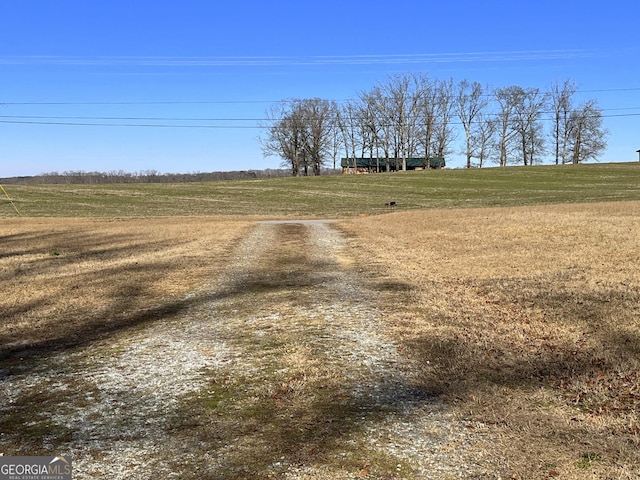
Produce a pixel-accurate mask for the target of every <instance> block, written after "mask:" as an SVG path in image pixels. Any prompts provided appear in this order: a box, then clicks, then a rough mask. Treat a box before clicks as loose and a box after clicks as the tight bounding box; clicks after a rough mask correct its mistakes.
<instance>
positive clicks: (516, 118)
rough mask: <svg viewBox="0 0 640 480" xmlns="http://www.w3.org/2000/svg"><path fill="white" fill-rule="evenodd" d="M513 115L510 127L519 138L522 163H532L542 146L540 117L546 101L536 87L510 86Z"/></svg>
mask: <svg viewBox="0 0 640 480" xmlns="http://www.w3.org/2000/svg"><path fill="white" fill-rule="evenodd" d="M510 94H511V101H512V105H513V117H512V126H511V128H512V129H513V131H514V132H515V133H516V135H517V137H518V139H519V150H520V152H521V153H522V163H523V165H525V166H526V165H533V163H534V161H535V158H536V153H538V152H540V151H541V150H542V149H543V148H544V140H543V137H542V126H541V124H540V117H541V116H542V112H543V108H544V105H545V102H546V97H545V95H544V94H541V93H540V90H539V89H537V88H528V89H524V88H522V87H511V90H510Z"/></svg>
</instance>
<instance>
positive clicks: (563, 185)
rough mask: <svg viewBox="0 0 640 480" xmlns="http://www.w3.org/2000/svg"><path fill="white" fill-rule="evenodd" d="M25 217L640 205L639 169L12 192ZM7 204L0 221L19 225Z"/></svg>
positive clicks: (332, 214)
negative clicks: (635, 202)
mask: <svg viewBox="0 0 640 480" xmlns="http://www.w3.org/2000/svg"><path fill="white" fill-rule="evenodd" d="M8 191H9V194H10V195H11V197H12V198H13V200H14V203H15V205H16V207H17V208H18V210H19V211H20V212H21V213H22V215H24V216H28V217H156V216H176V215H179V216H193V215H196V216H207V215H243V216H246V215H266V216H279V217H282V216H309V217H328V218H344V217H350V216H357V215H361V214H376V213H382V212H384V211H385V207H384V205H385V203H387V202H389V201H391V200H393V201H396V202H397V204H398V209H401V210H414V209H424V208H457V207H494V206H518V205H539V204H553V203H566V202H571V203H576V202H597V201H619V200H638V199H640V164H636V163H624V164H592V165H577V166H574V165H567V166H538V167H510V168H506V169H500V168H490V169H475V170H441V171H422V172H404V173H396V174H384V175H382V174H381V175H353V176H351V175H350V176H327V177H308V178H274V179H261V180H242V181H220V182H208V183H183V184H115V185H30V186H18V185H11V186H10V187H8ZM15 215H16V211H15V210H14V208H13V207H12V206H11V204H10V203H9V202H8V200H6V198H2V199H0V217H2V216H5V217H11V216H15Z"/></svg>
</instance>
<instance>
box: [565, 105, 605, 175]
mask: <svg viewBox="0 0 640 480" xmlns="http://www.w3.org/2000/svg"><path fill="white" fill-rule="evenodd" d="M567 130H568V136H569V141H568V143H569V151H570V153H571V161H572V163H573V164H577V163H580V162H582V161H584V160H589V159H596V158H598V156H599V155H600V154H601V153H602V151H603V150H604V149H605V148H606V147H607V142H606V136H607V134H608V132H607V130H604V129H603V128H602V111H601V110H600V108H599V107H598V104H597V102H596V101H595V100H589V101H587V102H586V103H584V104H583V105H582V106H581V107H580V108H578V109H574V110H572V112H571V115H570V117H569V122H568V125H567Z"/></svg>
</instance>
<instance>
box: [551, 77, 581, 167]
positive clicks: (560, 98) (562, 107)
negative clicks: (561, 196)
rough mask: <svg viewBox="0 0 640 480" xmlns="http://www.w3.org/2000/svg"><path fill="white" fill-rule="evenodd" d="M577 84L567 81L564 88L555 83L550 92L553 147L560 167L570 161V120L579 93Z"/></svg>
mask: <svg viewBox="0 0 640 480" xmlns="http://www.w3.org/2000/svg"><path fill="white" fill-rule="evenodd" d="M577 90H578V89H577V87H576V85H575V83H573V82H571V81H570V80H565V81H564V83H563V84H562V86H560V84H558V82H555V83H554V84H553V85H551V89H550V91H549V100H550V104H551V109H552V111H553V131H552V138H553V146H554V154H555V162H556V165H558V164H559V163H560V162H562V164H565V163H567V161H568V158H567V157H568V148H569V118H570V117H571V111H572V109H573V107H572V105H571V103H572V97H573V95H574V94H575V93H576V91H577Z"/></svg>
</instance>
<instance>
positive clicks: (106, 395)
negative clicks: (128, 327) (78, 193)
mask: <svg viewBox="0 0 640 480" xmlns="http://www.w3.org/2000/svg"><path fill="white" fill-rule="evenodd" d="M360 275H361V274H359V273H358V269H357V268H354V266H353V265H350V264H349V255H348V249H347V241H346V239H345V238H344V237H343V236H342V235H341V234H340V233H339V232H338V231H337V230H335V229H333V228H332V226H331V224H330V223H329V222H323V221H311V222H298V221H295V222H263V223H258V224H256V225H255V227H254V229H253V230H252V232H251V233H250V234H249V235H248V236H247V237H246V238H245V239H244V241H243V242H242V243H241V244H240V245H238V246H237V251H236V253H235V256H234V258H233V260H232V261H231V262H230V263H229V265H228V267H227V269H226V273H225V274H224V275H223V276H222V278H217V279H212V281H211V283H210V284H208V285H204V286H202V287H201V288H200V289H199V290H198V291H196V292H193V293H192V294H191V295H190V296H189V297H188V298H187V299H186V300H187V301H188V302H189V304H190V307H189V308H188V309H187V310H186V311H185V312H183V313H181V314H180V315H179V316H178V317H177V318H171V319H158V320H157V321H156V322H154V323H152V324H149V325H147V326H145V327H143V328H137V329H135V330H132V331H126V332H121V333H119V334H118V335H116V336H112V337H110V338H108V339H105V340H103V341H101V342H98V343H95V344H93V345H91V346H90V347H88V348H84V349H82V350H78V351H73V352H66V353H61V354H56V355H52V356H51V357H49V358H46V359H42V360H41V361H39V362H38V363H37V364H36V365H29V366H28V368H27V367H26V366H25V367H24V368H22V369H21V368H20V367H16V370H15V371H12V374H11V375H3V374H2V372H0V382H1V383H2V387H1V388H0V415H3V416H7V415H12V414H13V413H14V412H15V409H17V408H20V406H21V405H24V404H25V402H26V401H27V399H29V398H38V395H42V394H43V392H46V399H45V400H43V402H42V410H39V415H38V416H37V417H35V418H33V420H32V422H33V425H34V428H35V426H41V425H45V424H46V425H47V426H48V427H47V428H49V429H50V430H51V432H50V434H49V435H48V436H47V435H45V438H48V439H49V441H47V442H46V444H45V445H43V447H42V448H43V450H45V451H51V454H60V453H62V454H71V455H72V456H73V462H74V478H76V479H88V478H105V479H106V478H108V479H125V478H126V479H137V478H140V479H146V478H221V479H222V478H299V479H301V478H382V477H376V465H375V462H376V460H375V459H376V458H384V459H386V460H385V461H386V462H387V463H389V459H392V461H393V462H395V463H394V465H395V464H397V467H396V469H395V470H393V469H391V470H390V468H389V466H388V465H387V466H386V467H385V468H386V470H385V476H384V478H433V479H436V478H437V479H441V478H473V477H476V478H481V477H482V478H485V476H483V475H482V465H483V464H484V460H485V459H483V458H482V457H481V456H478V453H477V452H479V451H481V449H480V448H478V445H481V443H482V441H483V438H482V435H481V433H479V432H481V431H482V426H477V425H475V426H473V427H474V428H470V425H468V424H466V423H464V422H461V421H457V420H455V419H454V418H453V417H452V416H451V415H450V414H449V413H448V412H447V409H446V408H445V406H443V405H442V404H441V403H439V401H438V400H437V399H435V398H432V397H430V396H429V395H428V394H427V393H426V392H425V391H424V390H423V389H421V388H420V386H419V382H418V381H417V379H415V378H413V376H412V371H413V369H412V365H411V363H410V362H409V361H408V360H407V359H405V358H403V357H402V355H401V354H400V353H399V351H398V349H397V348H396V345H394V344H393V342H392V341H390V339H389V338H388V337H387V336H386V335H385V324H384V316H383V314H382V313H381V311H380V310H378V309H377V307H376V292H375V291H372V290H370V287H368V286H367V285H368V282H367V281H365V280H366V279H364V278H361V276H360ZM288 339H295V345H294V344H293V343H289V344H287V341H289V340H288ZM269 342H271V343H269ZM274 342H276V343H277V342H279V343H277V346H276V347H273V348H271V347H269V348H267V346H268V345H271V344H272V343H274ZM292 342H293V341H292ZM274 344H275V343H274ZM258 346H260V348H258ZM276 355H277V358H276ZM276 360H277V365H278V368H275V367H274V368H272V369H271V370H269V371H268V369H267V368H266V365H269V366H271V365H275V364H276ZM287 362H288V363H287ZM305 369H307V370H308V372H311V370H313V371H314V372H316V373H315V375H316V377H314V378H316V380H317V381H316V383H317V384H318V382H320V383H321V381H324V380H322V379H323V378H325V380H326V379H331V382H330V383H331V385H332V387H331V388H330V390H331V392H330V393H331V395H332V397H331V398H334V399H338V400H336V402H338V404H340V402H342V403H343V404H344V406H345V408H346V407H347V406H348V407H349V409H348V410H345V411H348V412H349V413H348V415H346V416H345V417H340V418H341V419H342V423H343V425H344V428H343V427H342V425H340V424H339V423H340V422H333V424H332V425H331V426H325V425H323V426H322V428H320V426H319V425H317V424H318V423H319V422H320V420H318V418H320V416H316V417H313V418H314V419H313V420H309V421H307V424H306V425H305V426H304V428H305V429H307V430H308V431H314V432H326V434H327V435H331V436H332V440H331V443H330V445H331V446H330V447H329V446H328V445H329V443H328V442H322V441H320V440H319V439H318V438H317V437H319V436H320V435H319V434H318V435H316V437H313V438H312V437H311V436H307V437H301V438H312V440H310V443H314V445H315V450H314V451H311V449H308V453H306V454H305V456H302V454H301V453H299V452H297V453H296V452H289V451H283V450H282V449H280V450H278V448H276V447H275V446H274V447H273V448H274V449H273V452H274V453H273V454H272V455H271V454H270V453H269V452H270V450H269V443H270V442H271V440H270V439H273V438H276V436H277V433H278V432H276V433H274V431H273V428H274V426H273V425H272V426H271V427H270V428H271V429H267V428H266V427H265V426H264V425H263V423H265V422H264V420H262V421H260V422H257V424H256V425H254V426H253V427H252V429H247V427H246V422H245V424H243V425H240V424H239V423H240V420H238V418H240V414H238V417H237V418H236V419H235V420H234V419H233V418H231V417H233V415H231V414H229V413H224V414H222V413H219V414H218V415H219V416H220V417H222V416H224V417H225V418H220V420H219V423H215V422H214V423H212V420H211V419H210V418H209V417H207V420H206V422H205V421H204V420H203V419H202V418H203V417H202V416H199V414H198V413H197V411H196V410H197V409H196V410H194V413H193V417H194V420H193V421H194V424H193V425H192V426H190V427H189V428H192V434H191V435H190V434H189V430H188V428H187V426H185V425H186V424H185V416H186V417H188V416H189V414H188V412H189V408H190V407H189V405H196V404H197V405H200V403H198V402H197V399H200V398H205V397H206V398H210V397H211V395H212V392H213V390H215V389H216V388H219V387H216V386H215V382H216V381H215V380H212V379H222V378H224V379H229V378H242V382H243V385H245V386H246V387H245V390H243V391H244V392H245V394H244V396H243V397H242V401H240V400H238V404H239V405H240V404H241V403H242V402H244V403H247V402H249V401H250V400H251V401H253V402H254V404H255V405H261V403H260V402H261V401H262V400H260V399H261V398H266V399H273V398H276V397H277V395H276V393H277V392H278V391H279V390H278V389H279V388H280V389H281V388H282V385H283V382H282V379H283V378H287V379H288V380H287V382H288V383H287V385H286V388H287V389H288V390H287V392H285V393H286V395H288V396H287V399H288V400H287V401H289V404H288V405H289V407H287V406H286V405H285V406H283V407H282V409H283V410H282V411H283V412H284V411H293V410H287V408H292V407H291V406H290V405H292V403H291V402H293V400H291V399H292V398H293V395H294V393H295V394H296V395H298V396H299V398H301V399H302V400H300V402H302V404H304V405H315V404H314V403H313V402H308V403H304V401H306V400H304V398H307V397H308V398H311V396H312V395H314V398H316V399H317V398H318V393H317V392H316V391H313V392H310V391H309V388H310V387H309V385H310V384H311V383H312V381H311V380H310V379H309V378H306V377H305V375H306V374H305V373H304V372H305ZM300 372H302V373H300ZM310 376H311V373H309V377H310ZM323 376H324V377H323ZM294 378H295V379H297V380H295V381H296V382H298V383H295V382H294V380H293V379H294ZM318 379H319V380H318ZM217 381H218V382H219V380H217ZM327 381H328V380H327ZM296 385H297V386H296ZM336 385H338V386H336ZM296 388H297V389H298V390H299V391H295V390H296ZM324 388H325V390H326V389H329V387H324ZM265 392H266V393H265ZM274 392H275V393H274ZM207 395H209V397H207ZM283 395H285V394H283ZM305 395H306V397H305ZM194 399H195V400H194ZM276 400H278V398H276ZM194 402H195V403H194ZM185 406H186V407H185ZM229 408H230V407H229ZM236 408H238V410H239V409H240V407H236ZM308 408H310V407H308ZM308 408H307V409H308ZM228 411H229V410H225V412H228ZM295 411H296V412H299V411H300V410H295ZM185 412H186V413H185ZM305 413H308V412H305ZM274 415H275V416H278V415H280V413H277V411H276V413H275V414H274ZM291 416H293V414H292V415H291ZM212 418H215V417H212ZM310 418H311V417H310ZM216 421H217V420H216ZM204 423H207V428H208V429H209V431H216V430H219V433H218V434H216V435H217V436H215V438H216V439H217V440H215V441H213V440H209V437H206V438H205V437H203V436H202V435H201V433H200V432H202V431H203V428H204ZM314 423H315V424H314ZM336 423H338V424H336ZM274 425H282V423H278V424H274ZM287 425H288V424H287ZM346 425H348V428H347V427H346ZM308 431H307V434H308ZM16 435H19V433H18V432H10V431H5V432H2V434H1V435H0V451H2V445H3V444H5V443H7V442H12V443H15V442H19V439H18V438H17V437H16ZM274 445H275V440H274ZM258 449H260V451H261V453H260V454H258V453H256V452H257V450H258ZM304 449H305V445H300V451H303V450H304ZM319 450H322V451H319ZM305 451H306V450H305ZM360 451H366V452H367V454H368V455H369V456H370V457H371V460H370V461H367V460H366V459H364V460H362V462H361V464H358V465H359V466H358V467H357V468H355V467H353V465H357V462H356V461H355V460H353V458H350V459H349V461H348V462H347V461H346V460H345V462H346V463H345V464H344V465H343V466H341V463H340V462H341V460H340V456H341V455H344V456H347V455H349V456H352V457H353V456H355V455H357V454H358V452H360ZM345 452H349V453H348V454H347V453H345ZM25 454H28V452H25ZM252 458H260V465H259V466H254V465H253V462H252ZM265 459H266V460H265ZM486 478H489V476H486Z"/></svg>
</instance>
